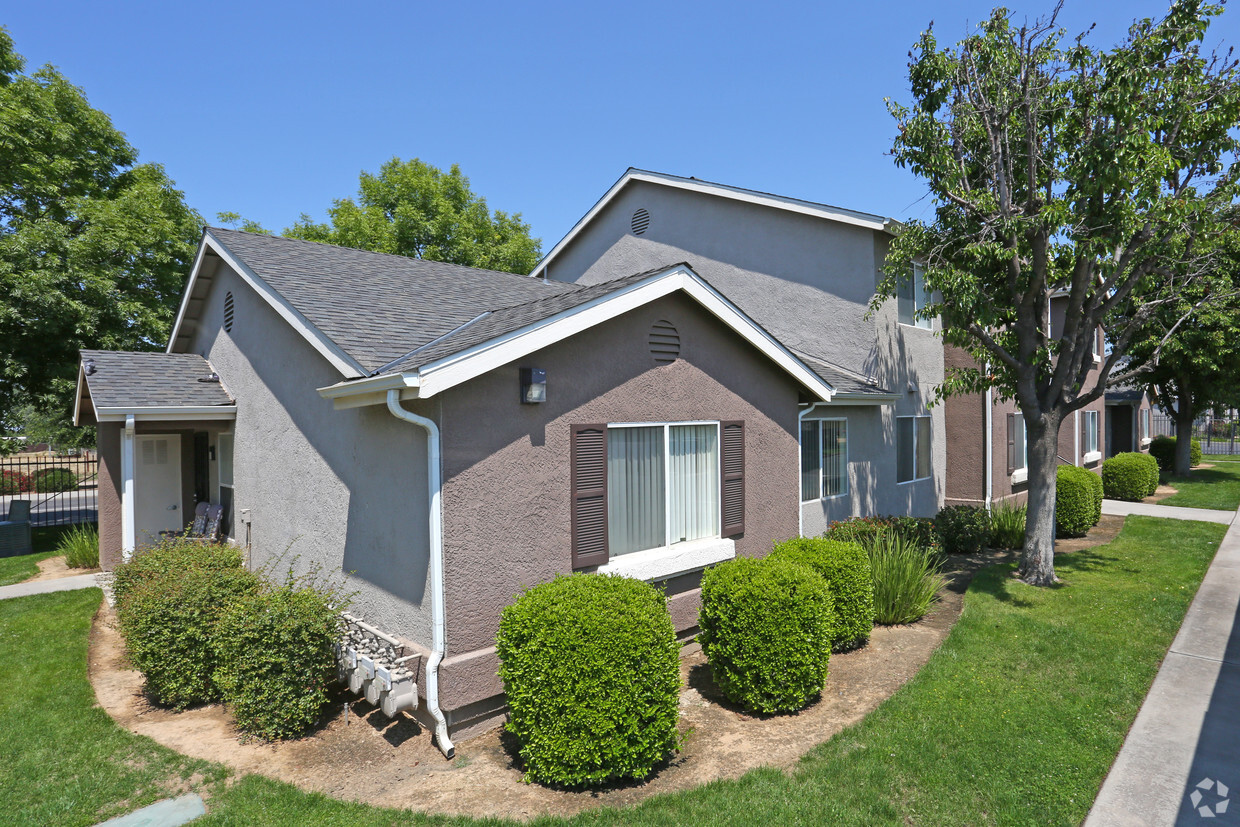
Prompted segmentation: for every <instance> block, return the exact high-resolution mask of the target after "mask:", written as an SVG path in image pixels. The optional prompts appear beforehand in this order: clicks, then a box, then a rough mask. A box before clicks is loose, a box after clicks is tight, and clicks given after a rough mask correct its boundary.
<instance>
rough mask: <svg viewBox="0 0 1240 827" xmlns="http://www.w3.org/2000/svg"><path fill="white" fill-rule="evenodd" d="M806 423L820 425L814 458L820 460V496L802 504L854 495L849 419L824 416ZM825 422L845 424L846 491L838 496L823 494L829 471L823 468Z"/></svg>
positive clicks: (798, 435) (815, 430)
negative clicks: (851, 473) (823, 429)
mask: <svg viewBox="0 0 1240 827" xmlns="http://www.w3.org/2000/svg"><path fill="white" fill-rule="evenodd" d="M804 421H805V422H816V423H818V427H817V428H815V429H814V432H815V435H816V436H817V438H818V446H817V450H816V451H815V452H814V456H816V457H817V458H818V496H817V497H810V498H809V499H808V500H801V504H802V505H806V504H808V503H816V502H823V501H826V500H836V499H839V498H840V497H847V496H848V495H849V494H850V493H852V483H851V481H850V480H849V478H848V477H849V475H848V470H849V468H850V467H851V461H852V457H851V451H852V446H851V445H850V444H849V439H848V417H845V416H824V417H822V418H819V419H807V420H804ZM824 422H842V423H844V490H843V491H841V492H840V493H838V494H830V495H827V494H824V493H823V492H824V491H825V490H826V484H825V475H826V471H827V469H826V468H824V467H823V462H822V423H824ZM800 436H801V435H800V434H799V433H798V434H797V438H798V439H799V438H800ZM802 470H804V469H802ZM799 479H800V478H799V477H798V485H799V484H800V483H799Z"/></svg>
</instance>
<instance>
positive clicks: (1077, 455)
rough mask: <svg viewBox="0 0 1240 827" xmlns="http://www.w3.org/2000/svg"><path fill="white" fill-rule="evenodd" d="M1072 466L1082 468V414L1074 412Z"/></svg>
mask: <svg viewBox="0 0 1240 827" xmlns="http://www.w3.org/2000/svg"><path fill="white" fill-rule="evenodd" d="M1072 464H1073V465H1075V466H1076V467H1077V468H1080V467H1081V412H1080V411H1073V412H1072Z"/></svg>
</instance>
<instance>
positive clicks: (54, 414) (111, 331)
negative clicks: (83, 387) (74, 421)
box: [0, 28, 202, 430]
mask: <svg viewBox="0 0 1240 827" xmlns="http://www.w3.org/2000/svg"><path fill="white" fill-rule="evenodd" d="M24 67H25V64H24V61H23V60H22V58H21V56H20V55H18V54H17V52H16V51H14V49H13V41H12V39H11V38H10V37H9V35H8V33H7V32H6V31H4V29H2V28H0V428H2V429H3V430H12V429H14V428H17V427H20V426H21V424H22V423H23V422H29V421H33V420H34V419H38V420H39V421H41V422H46V421H47V420H48V419H49V417H50V418H51V419H59V421H60V422H61V423H67V422H68V421H69V419H70V417H71V415H72V401H73V388H74V385H75V382H76V377H77V363H78V350H79V349H81V348H113V349H123V350H150V349H157V348H159V347H160V346H162V345H163V344H164V342H165V341H166V339H167V335H168V329H169V326H170V324H171V321H172V318H173V314H174V311H175V307H176V303H177V301H178V299H179V296H180V292H181V287H182V284H183V282H184V279H185V276H186V274H187V273H188V271H189V266H190V263H191V262H192V261H193V256H194V252H195V250H196V248H197V240H198V236H199V234H200V232H201V227H202V221H201V219H200V218H199V216H198V214H197V213H195V212H194V211H193V210H191V209H190V208H189V207H187V206H186V205H185V202H184V200H183V197H182V194H181V192H180V191H178V190H177V189H176V188H175V187H174V185H173V182H172V181H170V180H169V179H168V177H167V175H166V174H165V173H164V170H163V168H162V167H160V166H158V165H156V164H139V163H137V151H136V150H135V149H134V148H133V147H132V146H130V144H129V143H128V142H127V141H126V140H125V136H124V135H123V134H121V133H120V132H119V131H118V130H117V129H116V128H115V127H114V126H113V125H112V122H111V120H110V119H109V118H108V116H107V115H106V114H104V113H103V112H100V111H99V110H97V109H94V108H92V107H91V106H90V104H89V103H88V102H87V100H86V96H85V94H84V93H83V92H82V90H81V89H78V88H77V87H75V86H73V85H72V84H70V83H69V82H68V81H67V80H66V79H65V78H64V77H63V76H62V75H61V74H60V73H59V72H58V71H57V70H56V69H55V68H54V67H51V66H44V67H43V68H41V69H39V70H38V71H36V72H33V73H31V74H24V73H23V70H24ZM31 406H33V410H34V413H32V412H31ZM49 427H50V426H49Z"/></svg>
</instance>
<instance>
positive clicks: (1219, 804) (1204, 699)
mask: <svg viewBox="0 0 1240 827" xmlns="http://www.w3.org/2000/svg"><path fill="white" fill-rule="evenodd" d="M1108 504H1110V505H1112V506H1124V507H1126V508H1128V509H1129V510H1127V511H1124V512H1117V511H1108V510H1107V505H1108ZM1154 509H1157V511H1155V510H1154ZM1204 510H1205V509H1199V508H1176V507H1173V506H1159V505H1142V504H1140V503H1115V502H1114V501H1111V500H1104V501H1103V512H1104V513H1108V514H1114V513H1128V514H1150V515H1152V516H1160V517H1161V516H1167V517H1175V518H1178V519H1197V520H1200V519H1209V518H1203V517H1201V516H1199V513H1200V512H1202V511H1204ZM1165 512H1174V513H1165ZM1207 513H1212V514H1216V515H1217V514H1228V512H1218V511H1214V512H1207ZM1237 516H1240V512H1237V514H1229V519H1227V520H1225V521H1224V520H1222V519H1217V520H1216V521H1217V522H1227V523H1230V524H1231V528H1229V529H1228V530H1227V535H1226V536H1225V537H1224V538H1223V543H1222V545H1220V546H1219V550H1218V552H1217V553H1216V554H1215V556H1214V562H1213V563H1211V564H1210V568H1209V570H1208V571H1207V572H1206V576H1205V579H1204V580H1203V581H1202V583H1201V588H1200V589H1198V591H1197V596H1196V597H1195V598H1193V603H1192V605H1191V606H1189V609H1188V614H1187V615H1185V617H1184V623H1183V624H1182V625H1181V626H1180V633H1179V634H1178V635H1176V638H1175V641H1174V642H1173V643H1172V644H1171V649H1170V650H1169V651H1168V652H1167V657H1166V658H1165V659H1164V660H1163V663H1162V667H1161V668H1160V669H1159V670H1158V676H1157V677H1156V678H1155V679H1154V684H1153V686H1151V687H1150V692H1149V695H1147V696H1146V698H1145V702H1144V703H1143V704H1142V705H1141V711H1140V712H1139V713H1138V714H1137V719H1136V721H1135V722H1134V723H1133V725H1132V729H1131V730H1130V731H1129V733H1128V738H1127V740H1125V741H1124V747H1123V749H1121V750H1120V753H1119V757H1117V758H1116V759H1115V765H1114V766H1113V767H1111V772H1110V774H1108V775H1107V778H1106V781H1105V782H1104V783H1103V785H1102V791H1101V792H1099V794H1098V798H1097V800H1096V801H1094V806H1093V808H1092V809H1091V810H1090V811H1089V817H1088V818H1087V819H1085V827H1119V826H1120V825H1150V826H1151V827H1155V826H1157V827H1166V826H1167V825H1190V824H1191V825H1198V824H1203V823H1206V824H1212V825H1219V827H1222V825H1228V824H1230V825H1240V522H1233V520H1234V519H1235V518H1236V517H1237Z"/></svg>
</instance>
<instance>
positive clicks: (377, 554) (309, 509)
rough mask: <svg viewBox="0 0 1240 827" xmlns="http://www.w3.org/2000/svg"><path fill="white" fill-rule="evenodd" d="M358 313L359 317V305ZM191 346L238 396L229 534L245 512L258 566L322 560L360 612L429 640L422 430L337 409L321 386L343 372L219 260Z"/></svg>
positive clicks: (378, 414)
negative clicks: (228, 323)
mask: <svg viewBox="0 0 1240 827" xmlns="http://www.w3.org/2000/svg"><path fill="white" fill-rule="evenodd" d="M207 272H208V273H210V271H209V270H208V271H207ZM227 291H231V292H232V294H233V299H234V303H235V316H234V324H233V329H232V332H231V333H229V332H226V331H225V330H224V329H223V310H222V306H223V301H224V295H225V293H226V292H227ZM358 313H359V318H358V322H359V324H364V323H365V319H364V309H362V308H359V311H358ZM189 349H190V350H191V351H193V352H196V353H199V354H201V355H203V356H205V357H206V358H207V359H208V360H210V362H211V364H212V365H213V366H214V367H215V369H216V370H217V371H218V372H219V373H220V376H221V377H222V379H223V381H224V384H225V386H226V387H227V389H228V391H229V392H230V393H231V394H232V395H233V396H234V397H235V398H236V400H237V419H236V424H235V447H234V484H235V485H234V496H235V502H234V515H235V516H234V522H235V523H237V524H238V525H237V528H236V529H235V530H234V536H235V537H236V538H237V539H238V541H239V542H242V543H244V542H245V537H246V533H245V529H244V527H243V526H242V525H241V524H240V522H241V521H240V514H241V512H243V511H246V510H248V511H249V513H250V516H251V524H250V526H249V529H250V530H249V535H248V536H249V542H250V546H251V547H250V555H251V561H252V564H253V565H254V566H255V567H258V566H264V565H275V562H274V561H276V560H277V559H278V558H281V555H285V556H284V557H283V562H282V563H281V564H280V567H279V568H278V571H283V570H284V568H286V567H287V566H288V565H289V564H293V565H295V567H296V569H297V570H298V571H301V572H304V571H308V570H309V569H310V568H311V567H313V566H316V565H317V566H319V567H321V569H322V570H323V572H324V573H325V574H328V575H337V579H339V577H340V576H347V583H346V586H345V588H346V590H349V591H356V592H357V594H356V596H355V598H354V602H353V607H354V609H355V611H357V612H359V613H361V614H363V615H365V616H366V617H367V619H368V620H369V621H370V622H372V623H374V624H375V625H377V626H379V627H380V628H383V629H385V630H387V631H390V632H391V633H394V634H397V635H400V636H402V637H404V638H407V639H409V640H411V641H412V642H416V643H420V644H423V645H428V644H429V642H430V621H429V601H428V599H427V596H426V590H427V575H428V567H427V487H426V439H425V436H424V434H423V432H422V431H421V429H419V428H415V427H413V426H411V425H409V424H407V423H403V422H400V421H398V420H397V419H395V418H394V417H393V416H392V415H391V414H389V413H388V411H387V409H386V408H384V407H382V406H380V407H372V408H360V409H353V410H343V411H337V410H334V409H333V407H332V404H331V402H330V401H328V400H325V399H323V398H322V397H320V396H319V394H318V392H317V390H316V389H317V388H320V387H323V386H325V385H330V384H334V383H335V382H338V381H340V380H341V378H342V377H341V376H340V374H339V372H338V371H336V369H335V368H333V367H332V366H331V365H330V364H329V363H328V362H327V361H326V360H325V359H323V358H322V357H321V356H320V355H319V354H318V353H317V351H315V350H313V348H312V347H311V346H310V345H309V343H307V342H306V340H305V339H303V338H302V337H301V336H300V335H299V334H298V333H297V332H296V331H295V330H293V329H292V328H291V327H290V326H289V325H288V324H287V323H286V322H285V321H284V320H283V319H282V318H280V317H279V316H278V314H277V313H276V312H275V311H274V310H273V309H272V308H271V307H270V306H269V305H268V304H267V303H266V302H265V301H264V300H263V299H262V298H261V297H260V296H258V294H257V293H255V292H254V291H253V290H252V289H251V288H250V287H249V286H248V285H247V284H246V283H245V282H244V281H243V280H242V279H241V278H240V277H238V276H237V275H236V274H235V273H233V272H232V270H231V269H229V268H228V267H227V266H225V265H223V264H220V265H219V266H218V267H216V268H215V270H214V273H213V278H212V282H211V285H210V288H209V290H208V292H207V295H206V299H205V302H204V304H203V313H202V318H201V319H200V320H199V321H198V323H197V324H196V325H195V329H194V330H193V331H192V337H191V339H190V346H189ZM214 443H215V439H214V438H213V444H214ZM213 465H214V466H215V467H213V468H212V473H211V479H212V484H213V485H215V484H218V462H217V463H214V464H213ZM213 492H214V489H213ZM213 497H214V493H213Z"/></svg>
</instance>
